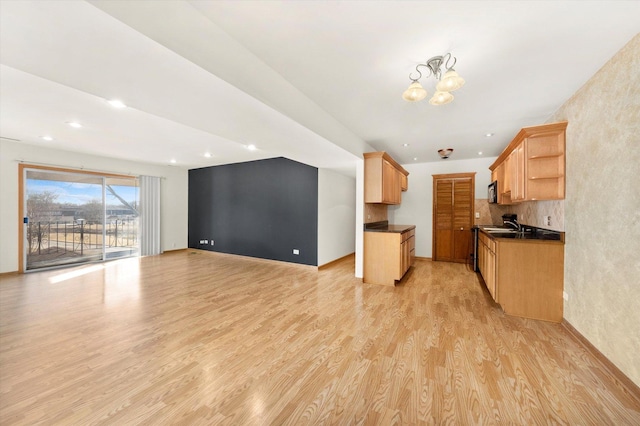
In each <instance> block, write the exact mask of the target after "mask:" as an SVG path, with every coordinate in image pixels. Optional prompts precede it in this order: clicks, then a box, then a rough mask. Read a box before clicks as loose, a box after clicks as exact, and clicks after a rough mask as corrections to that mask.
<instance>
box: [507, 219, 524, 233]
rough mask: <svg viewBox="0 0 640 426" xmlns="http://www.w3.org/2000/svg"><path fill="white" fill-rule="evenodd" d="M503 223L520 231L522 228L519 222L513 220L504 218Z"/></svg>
mask: <svg viewBox="0 0 640 426" xmlns="http://www.w3.org/2000/svg"><path fill="white" fill-rule="evenodd" d="M504 224H505V225H507V224H509V225H513V226H514V227H515V228H516V230H517V231H518V232H520V231H521V230H522V227H521V226H520V224H519V223H518V222H514V221H511V220H505V221H504Z"/></svg>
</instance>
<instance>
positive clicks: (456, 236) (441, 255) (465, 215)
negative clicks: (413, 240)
mask: <svg viewBox="0 0 640 426" xmlns="http://www.w3.org/2000/svg"><path fill="white" fill-rule="evenodd" d="M474 194H475V173H456V174H446V175H433V236H434V238H433V255H432V257H433V260H436V261H448V262H460V263H466V262H468V261H469V260H470V254H471V246H472V244H471V243H472V233H471V227H472V226H473V209H474V202H475V195H474Z"/></svg>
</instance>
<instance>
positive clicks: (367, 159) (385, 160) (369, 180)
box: [364, 152, 409, 204]
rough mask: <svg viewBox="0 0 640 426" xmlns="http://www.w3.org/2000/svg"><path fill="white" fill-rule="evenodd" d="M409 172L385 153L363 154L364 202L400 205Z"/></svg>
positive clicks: (406, 186)
mask: <svg viewBox="0 0 640 426" xmlns="http://www.w3.org/2000/svg"><path fill="white" fill-rule="evenodd" d="M408 176H409V172H407V171H406V170H405V169H404V168H403V167H402V166H400V165H399V164H398V163H396V162H395V160H394V159H393V158H391V156H390V155H389V154H387V153H386V152H368V153H365V154H364V202H365V203H379V204H400V203H401V201H402V191H406V190H407V188H408V187H409V184H408Z"/></svg>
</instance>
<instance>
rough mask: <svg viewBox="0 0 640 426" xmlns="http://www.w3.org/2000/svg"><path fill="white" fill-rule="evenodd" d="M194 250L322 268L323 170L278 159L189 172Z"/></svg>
mask: <svg viewBox="0 0 640 426" xmlns="http://www.w3.org/2000/svg"><path fill="white" fill-rule="evenodd" d="M203 240H207V243H201V241H203ZM212 240H213V242H214V244H213V245H212V244H211V241H212ZM189 247H190V248H198V249H204V250H210V251H217V252H222V253H231V254H239V255H244V256H252V257H259V258H263V259H272V260H281V261H285V262H294V263H301V264H304V265H314V266H315V265H317V264H318V169H317V168H315V167H311V166H307V165H305V164H302V163H298V162H296V161H292V160H289V159H286V158H273V159H268V160H259V161H251V162H247V163H237V164H227V165H223V166H214V167H206V168H201V169H192V170H189ZM294 249H297V250H299V251H300V254H299V255H295V254H293V250H294Z"/></svg>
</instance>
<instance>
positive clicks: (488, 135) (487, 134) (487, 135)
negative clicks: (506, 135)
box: [485, 133, 494, 138]
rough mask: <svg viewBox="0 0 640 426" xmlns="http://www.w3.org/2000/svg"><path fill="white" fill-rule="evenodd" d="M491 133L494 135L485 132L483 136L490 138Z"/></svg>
mask: <svg viewBox="0 0 640 426" xmlns="http://www.w3.org/2000/svg"><path fill="white" fill-rule="evenodd" d="M493 135H494V134H493V133H485V136H486V137H488V138H490V137H491V136H493Z"/></svg>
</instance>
